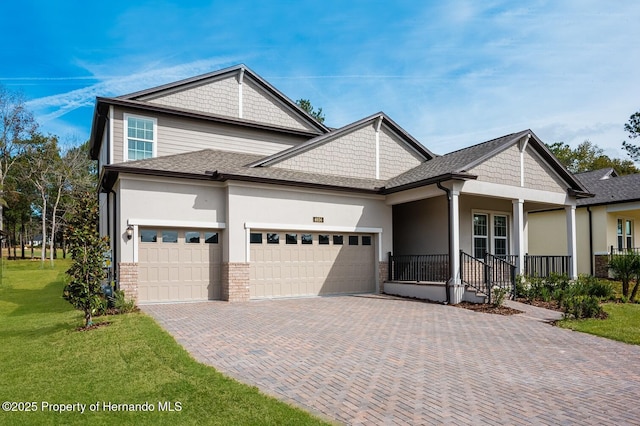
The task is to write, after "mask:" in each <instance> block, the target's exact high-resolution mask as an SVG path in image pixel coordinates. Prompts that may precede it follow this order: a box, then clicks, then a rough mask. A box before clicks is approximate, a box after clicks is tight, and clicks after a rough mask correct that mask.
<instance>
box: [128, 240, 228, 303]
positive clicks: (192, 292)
mask: <svg viewBox="0 0 640 426" xmlns="http://www.w3.org/2000/svg"><path fill="white" fill-rule="evenodd" d="M139 240H140V243H139V245H138V300H139V301H140V302H176V301H192V300H207V299H220V263H221V260H222V249H221V246H220V244H219V241H220V239H219V234H218V231H216V230H204V229H168V228H166V229H165V228H141V229H140V231H139Z"/></svg>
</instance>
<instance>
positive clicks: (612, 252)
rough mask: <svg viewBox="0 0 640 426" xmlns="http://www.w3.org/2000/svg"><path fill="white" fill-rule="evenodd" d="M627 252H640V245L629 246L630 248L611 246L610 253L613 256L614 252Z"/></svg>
mask: <svg viewBox="0 0 640 426" xmlns="http://www.w3.org/2000/svg"><path fill="white" fill-rule="evenodd" d="M627 253H635V254H640V247H629V248H622V249H619V248H614V247H613V246H611V250H610V251H609V254H610V255H611V256H613V255H614V254H627Z"/></svg>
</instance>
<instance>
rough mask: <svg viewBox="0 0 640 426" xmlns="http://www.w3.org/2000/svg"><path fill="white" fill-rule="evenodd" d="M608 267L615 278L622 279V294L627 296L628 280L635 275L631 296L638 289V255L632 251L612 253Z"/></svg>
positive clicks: (639, 258) (639, 267)
mask: <svg viewBox="0 0 640 426" xmlns="http://www.w3.org/2000/svg"><path fill="white" fill-rule="evenodd" d="M609 269H611V272H613V275H614V277H615V278H616V279H617V280H620V281H622V295H623V296H624V297H629V282H630V281H631V280H632V279H633V277H636V285H635V287H634V290H633V294H632V296H631V298H633V297H634V296H635V293H636V292H637V291H638V279H637V278H638V276H639V275H640V255H638V254H636V253H634V252H628V253H622V254H614V255H612V256H611V260H610V261H609Z"/></svg>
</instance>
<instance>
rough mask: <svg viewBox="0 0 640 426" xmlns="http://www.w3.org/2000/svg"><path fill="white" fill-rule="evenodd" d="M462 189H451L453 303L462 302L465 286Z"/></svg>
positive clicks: (451, 279)
mask: <svg viewBox="0 0 640 426" xmlns="http://www.w3.org/2000/svg"><path fill="white" fill-rule="evenodd" d="M459 198H460V189H459V188H456V185H454V187H453V189H452V190H451V199H450V200H449V205H450V209H449V212H450V215H451V217H450V221H451V234H450V235H449V244H450V247H451V250H450V252H451V253H452V258H451V259H449V267H450V275H451V278H450V280H449V296H450V299H449V300H450V301H451V303H452V304H454V305H455V304H458V303H460V302H462V297H463V295H464V286H463V285H462V283H461V282H460V211H459V203H458V201H459Z"/></svg>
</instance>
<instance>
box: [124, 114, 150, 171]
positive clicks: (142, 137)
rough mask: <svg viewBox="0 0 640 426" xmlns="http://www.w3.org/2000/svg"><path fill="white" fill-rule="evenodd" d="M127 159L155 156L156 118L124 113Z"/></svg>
mask: <svg viewBox="0 0 640 426" xmlns="http://www.w3.org/2000/svg"><path fill="white" fill-rule="evenodd" d="M124 119H125V123H126V130H125V131H126V135H125V140H126V141H127V149H126V152H127V158H126V160H128V161H133V160H144V159H145V158H151V157H155V144H156V127H157V126H156V119H155V118H146V117H136V116H132V115H128V114H125V115H124Z"/></svg>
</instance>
